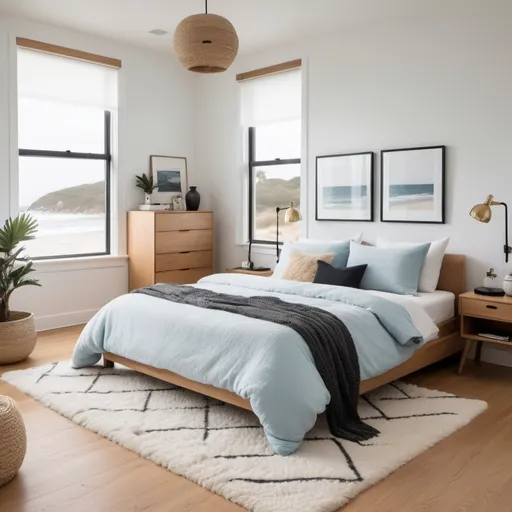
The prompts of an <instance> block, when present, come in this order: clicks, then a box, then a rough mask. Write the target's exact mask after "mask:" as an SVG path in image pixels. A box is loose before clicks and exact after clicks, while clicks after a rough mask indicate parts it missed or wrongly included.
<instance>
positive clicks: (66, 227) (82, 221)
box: [26, 211, 105, 238]
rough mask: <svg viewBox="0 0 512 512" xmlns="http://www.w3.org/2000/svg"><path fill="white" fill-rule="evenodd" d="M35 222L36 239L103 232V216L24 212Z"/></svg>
mask: <svg viewBox="0 0 512 512" xmlns="http://www.w3.org/2000/svg"><path fill="white" fill-rule="evenodd" d="M26 213H28V214H30V215H31V216H32V217H33V218H35V219H36V220H37V223H38V231H37V238H44V237H49V236H55V235H67V234H79V233H94V232H97V231H99V232H104V231H105V215H87V214H82V213H52V212H37V211H29V212H26Z"/></svg>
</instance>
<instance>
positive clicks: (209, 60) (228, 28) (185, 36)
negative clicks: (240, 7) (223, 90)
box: [174, 0, 238, 73]
mask: <svg viewBox="0 0 512 512" xmlns="http://www.w3.org/2000/svg"><path fill="white" fill-rule="evenodd" d="M174 53H175V54H176V57H178V60H179V61H180V62H181V63H182V64H183V65H184V66H185V67H186V68H187V69H188V70H189V71H194V72H196V73H222V72H223V71H226V69H228V68H229V66H231V64H232V63H233V61H234V60H235V57H236V54H237V53H238V36H237V34H236V30H235V27H233V25H232V24H231V23H230V22H229V21H228V20H227V19H226V18H223V17H222V16H218V15H216V14H209V13H208V0H205V13H204V14H194V15H193V16H189V17H188V18H185V19H184V20H183V21H181V23H180V24H179V25H178V26H177V27H176V32H175V33H174Z"/></svg>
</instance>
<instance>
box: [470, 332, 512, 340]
mask: <svg viewBox="0 0 512 512" xmlns="http://www.w3.org/2000/svg"><path fill="white" fill-rule="evenodd" d="M478 336H481V337H482V338H489V339H490V340H498V341H512V336H511V335H510V334H505V333H503V334H495V333H491V332H479V333H478Z"/></svg>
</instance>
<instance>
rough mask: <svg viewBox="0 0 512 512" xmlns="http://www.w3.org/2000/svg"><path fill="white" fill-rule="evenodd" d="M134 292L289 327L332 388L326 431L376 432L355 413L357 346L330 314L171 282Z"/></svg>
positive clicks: (347, 435) (348, 435)
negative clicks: (327, 429)
mask: <svg viewBox="0 0 512 512" xmlns="http://www.w3.org/2000/svg"><path fill="white" fill-rule="evenodd" d="M133 293H142V294H145V295H150V296H152V297H158V298H161V299H165V300H169V301H171V302H177V303H180V304H188V305H191V306H196V307H199V308H205V309H215V310H219V311H226V312H229V313H235V314H237V315H243V316H246V317H250V318H256V319H259V320H266V321H268V322H274V323H276V324H279V325H285V326H287V327H290V328H291V329H293V330H294V331H296V332H297V333H298V334H300V336H302V338H303V339H304V341H305V342H306V343H307V345H308V347H309V349H310V350H311V353H312V355H313V359H314V361H315V365H316V367H317V370H318V373H319V374H320V376H321V377H322V379H323V381H324V383H325V386H326V388H327V390H328V391H329V393H330V394H331V401H330V403H329V404H328V406H327V422H328V424H329V430H330V431H331V433H332V434H333V435H334V436H336V437H341V438H343V439H347V440H349V441H365V440H367V439H371V438H372V437H374V436H376V435H377V434H378V433H379V431H378V430H377V429H375V428H373V427H372V426H370V425H367V424H365V423H363V421H362V420H361V418H360V417H359V413H358V411H357V403H358V399H359V383H360V379H361V378H360V373H359V361H358V358H357V352H356V349H355V346H354V341H353V340H352V336H351V335H350V332H349V331H348V329H347V327H346V326H345V324H344V323H343V322H342V321H341V320H339V319H338V318H337V317H336V316H334V315H333V314H331V313H329V312H327V311H324V310H323V309H319V308H314V307H311V306H307V305H305V304H296V303H294V304H292V303H289V302H286V301H283V300H281V299H279V298H277V297H265V296H263V297H262V296H258V297H241V296H238V295H227V294H225V293H217V292H212V291H210V290H202V289H200V288H192V287H190V286H179V285H174V284H157V285H155V286H150V287H147V288H141V289H139V290H134V292H133Z"/></svg>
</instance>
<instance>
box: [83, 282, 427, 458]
mask: <svg viewBox="0 0 512 512" xmlns="http://www.w3.org/2000/svg"><path fill="white" fill-rule="evenodd" d="M196 286H198V287H200V288H205V289H209V290H213V291H217V292H222V293H228V294H232V295H243V296H251V295H272V296H276V297H280V298H281V299H283V300H286V301H288V302H297V303H303V304H309V305H311V306H315V307H319V308H322V309H325V310H327V311H329V312H331V313H333V314H334V315H336V316H337V317H338V318H340V319H341V320H342V321H343V322H344V323H345V325H346V326H347V328H348V329H349V331H350V333H351V335H352V337H353V339H354V342H355V345H356V349H357V353H358V356H359V362H360V367H361V379H368V378H371V377H375V376H376V375H379V374H381V373H383V372H385V371H387V370H389V369H390V368H392V367H394V366H396V365H398V364H400V363H402V362H403V361H405V360H406V359H408V358H409V357H410V356H411V355H412V354H413V352H414V351H415V350H416V349H417V348H418V347H419V346H421V343H422V342H423V338H422V334H421V332H420V331H419V330H418V329H417V328H416V327H415V325H414V324H413V321H412V319H411V315H410V314H409V313H408V311H407V310H406V309H405V308H404V307H403V306H401V305H399V304H396V303H394V302H391V301H389V300H387V299H383V298H381V297H376V296H373V295H372V294H371V292H368V291H364V290H355V289H352V288H344V287H338V286H326V285H320V284H313V283H299V282H296V281H285V280H281V279H272V278H264V277H254V276H247V275H236V274H216V275H212V276H209V277H206V278H204V279H202V280H201V281H199V283H198V284H197V285H196ZM103 352H112V353H114V354H117V355H119V356H123V357H126V358H128V359H132V360H134V361H138V362H140V363H144V364H147V365H150V366H154V367H157V368H163V369H167V370H170V371H172V372H175V373H177V374H179V375H182V376H184V377H186V378H188V379H192V380H195V381H198V382H201V383H204V384H211V385H213V386H216V387H218V388H224V389H228V390H230V391H233V392H234V393H236V394H237V395H239V396H241V397H243V398H248V399H250V401H251V406H252V409H253V411H254V412H255V414H256V415H257V416H258V418H259V420H260V422H261V424H262V426H263V428H264V430H265V434H266V436H267V438H268V441H269V443H270V444H271V446H272V448H273V450H274V451H275V452H276V453H278V454H280V455H288V454H290V453H292V452H294V451H295V450H296V449H297V448H298V447H299V446H300V444H301V442H302V439H303V437H304V435H305V434H306V432H308V430H310V429H311V428H312V427H313V425H314V424H315V421H316V418H317V415H318V414H320V413H322V412H323V411H324V410H325V408H326V405H327V404H328V403H329V400H330V395H329V392H328V391H327V389H326V387H325V385H324V383H323V381H322V379H321V377H320V375H319V373H318V371H317V369H316V367H315V364H314V362H313V358H312V355H311V353H310V351H309V348H308V346H307V345H306V343H305V342H304V340H303V339H302V338H301V337H300V336H299V334H297V333H296V332H295V331H293V330H292V329H291V328H289V327H285V326H281V325H277V324H274V323H271V322H267V321H263V320H257V319H252V318H246V317H244V316H241V315H236V314H232V313H227V312H224V311H216V310H207V309H201V308H197V307H194V306H188V305H183V304H176V303H172V302H168V301H166V300H162V299H158V298H154V297H150V296H148V295H142V294H128V295H123V296H121V297H118V298H117V299H115V300H113V301H112V302H110V303H109V304H107V305H106V306H105V307H103V308H102V309H101V310H100V311H99V312H98V313H97V314H96V315H95V316H94V318H92V319H91V321H90V322H89V323H88V324H87V326H86V327H85V329H84V331H83V332H82V334H81V336H80V339H79V340H78V343H77V345H76V347H75V350H74V353H73V366H74V367H75V368H82V367H85V366H90V365H93V364H95V363H97V362H98V361H99V360H100V358H101V354H102V353H103Z"/></svg>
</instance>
